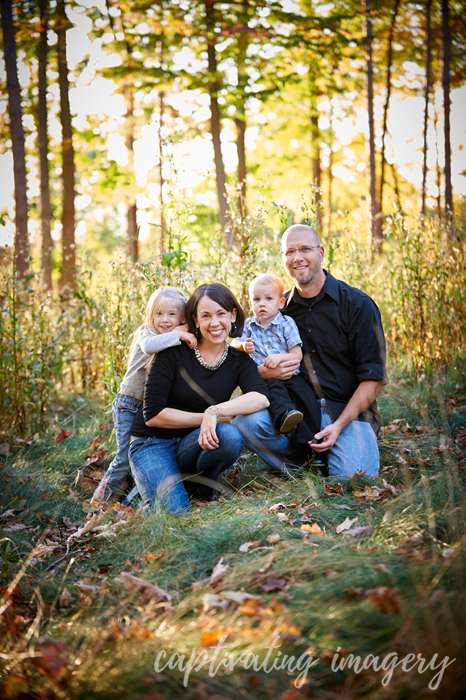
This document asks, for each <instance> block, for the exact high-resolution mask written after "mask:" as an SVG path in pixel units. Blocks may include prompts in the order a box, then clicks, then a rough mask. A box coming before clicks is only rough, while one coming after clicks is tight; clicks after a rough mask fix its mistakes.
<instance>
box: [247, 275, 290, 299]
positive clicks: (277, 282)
mask: <svg viewBox="0 0 466 700" xmlns="http://www.w3.org/2000/svg"><path fill="white" fill-rule="evenodd" d="M257 284H273V285H274V286H275V287H276V289H277V291H278V294H279V296H280V297H282V296H283V290H284V285H283V282H282V280H281V279H280V277H277V276H276V275H271V274H269V273H268V272H267V273H264V274H262V275H258V276H257V277H254V279H253V280H251V282H250V284H249V298H250V299H252V297H253V295H254V287H255V286H256V285H257Z"/></svg>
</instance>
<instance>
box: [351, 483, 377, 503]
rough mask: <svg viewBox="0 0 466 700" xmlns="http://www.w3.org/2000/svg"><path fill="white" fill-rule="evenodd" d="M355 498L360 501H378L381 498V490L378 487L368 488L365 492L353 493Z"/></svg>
mask: <svg viewBox="0 0 466 700" xmlns="http://www.w3.org/2000/svg"><path fill="white" fill-rule="evenodd" d="M353 496H354V497H355V498H357V500H358V501H377V500H378V499H379V498H380V489H379V488H377V486H366V488H365V489H364V491H353Z"/></svg>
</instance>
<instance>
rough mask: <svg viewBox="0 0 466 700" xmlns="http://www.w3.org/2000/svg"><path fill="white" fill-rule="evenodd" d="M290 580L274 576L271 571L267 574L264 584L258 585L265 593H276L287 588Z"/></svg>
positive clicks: (285, 577)
mask: <svg viewBox="0 0 466 700" xmlns="http://www.w3.org/2000/svg"><path fill="white" fill-rule="evenodd" d="M289 584H290V579H289V578H288V577H287V576H280V577H279V576H276V575H275V574H274V573H273V572H272V571H271V572H270V573H268V574H267V577H266V579H265V581H264V583H261V584H259V586H260V588H262V590H264V591H265V592H266V593H278V591H282V590H284V589H286V588H288V586H289Z"/></svg>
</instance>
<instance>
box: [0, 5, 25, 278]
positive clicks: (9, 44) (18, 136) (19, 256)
mask: <svg viewBox="0 0 466 700" xmlns="http://www.w3.org/2000/svg"><path fill="white" fill-rule="evenodd" d="M1 19H2V33H3V51H4V59H5V69H6V76H7V88H8V114H9V117H10V134H11V143H12V150H13V175H14V183H15V262H16V270H17V273H18V277H19V278H20V279H24V277H25V275H26V272H27V270H28V267H29V241H28V202H27V186H26V156H25V148H24V130H23V121H22V110H21V90H20V87H19V81H18V69H17V60H16V46H15V28H14V24H13V11H12V2H11V0H1Z"/></svg>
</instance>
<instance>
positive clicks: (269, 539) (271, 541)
mask: <svg viewBox="0 0 466 700" xmlns="http://www.w3.org/2000/svg"><path fill="white" fill-rule="evenodd" d="M265 541H266V542H268V543H269V544H276V543H277V542H280V535H279V534H278V532H274V533H273V535H268V536H267V537H266V538H265Z"/></svg>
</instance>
